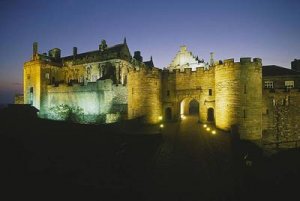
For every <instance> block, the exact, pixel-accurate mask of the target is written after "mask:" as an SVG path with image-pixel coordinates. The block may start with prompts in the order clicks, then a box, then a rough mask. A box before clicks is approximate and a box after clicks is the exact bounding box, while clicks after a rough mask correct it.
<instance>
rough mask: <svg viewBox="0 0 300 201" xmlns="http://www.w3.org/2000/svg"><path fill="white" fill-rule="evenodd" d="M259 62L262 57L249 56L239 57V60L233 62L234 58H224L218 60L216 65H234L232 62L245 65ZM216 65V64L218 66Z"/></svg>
mask: <svg viewBox="0 0 300 201" xmlns="http://www.w3.org/2000/svg"><path fill="white" fill-rule="evenodd" d="M251 63H254V64H260V65H261V63H262V59H261V58H253V59H252V58H251V57H241V58H240V61H239V62H235V60H234V58H231V59H225V60H223V61H222V60H220V61H219V64H218V65H223V66H234V64H241V65H245V64H251ZM218 65H216V66H218Z"/></svg>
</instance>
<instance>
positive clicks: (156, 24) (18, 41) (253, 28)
mask: <svg viewBox="0 0 300 201" xmlns="http://www.w3.org/2000/svg"><path fill="white" fill-rule="evenodd" d="M299 8H300V1H299V0H248V1H246V0H239V1H238V0H214V1H201V0H195V1H193V0H184V1H183V0H180V1H175V0H164V1H163V0H157V1H156V0H152V1H146V0H126V1H125V0H85V1H75V0H74V1H73V0H63V1H60V0H51V1H49V0H36V1H31V0H26V1H24V0H20V1H17V0H1V1H0V25H1V26H0V104H1V103H9V102H12V101H13V95H14V94H15V93H22V90H23V89H22V87H23V86H22V82H23V77H22V76H23V75H22V73H23V63H24V62H25V61H27V60H29V59H30V56H31V53H32V43H33V42H34V41H37V42H39V52H40V53H43V52H48V50H49V49H52V48H54V47H58V48H60V49H61V50H62V56H67V55H70V54H71V52H72V47H74V46H76V47H78V53H81V52H85V51H91V50H96V49H97V48H98V44H99V43H100V41H101V40H102V39H105V40H106V41H107V43H108V45H109V46H110V45H115V44H118V43H121V42H123V38H124V37H125V36H126V38H127V43H128V45H129V49H130V51H131V53H132V54H133V51H136V50H140V51H141V52H142V56H143V57H144V60H148V59H149V58H150V56H151V55H152V56H153V60H154V63H155V65H156V66H157V67H160V68H162V67H166V66H167V65H168V64H169V63H170V62H171V61H172V59H173V57H174V56H175V54H176V53H177V51H178V50H179V46H180V45H183V44H185V45H187V47H188V50H190V51H192V52H193V54H194V55H198V56H199V58H204V60H205V61H209V52H215V58H216V59H218V60H220V59H221V60H223V59H227V58H235V59H236V60H239V58H240V57H260V58H262V59H263V64H264V65H268V64H275V65H280V66H284V67H288V68H290V62H291V61H292V60H294V59H295V58H300V12H299Z"/></svg>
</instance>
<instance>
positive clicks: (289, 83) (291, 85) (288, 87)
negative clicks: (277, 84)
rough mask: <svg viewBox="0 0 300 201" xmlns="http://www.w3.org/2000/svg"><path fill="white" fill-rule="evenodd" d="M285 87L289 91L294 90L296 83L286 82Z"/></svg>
mask: <svg viewBox="0 0 300 201" xmlns="http://www.w3.org/2000/svg"><path fill="white" fill-rule="evenodd" d="M284 86H285V87H286V88H287V89H292V88H294V81H291V80H289V81H285V82H284Z"/></svg>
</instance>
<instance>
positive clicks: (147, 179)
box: [0, 117, 300, 201]
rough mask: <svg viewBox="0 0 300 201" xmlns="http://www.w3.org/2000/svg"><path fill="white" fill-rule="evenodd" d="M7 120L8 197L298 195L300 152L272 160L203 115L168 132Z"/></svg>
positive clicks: (131, 125)
mask: <svg viewBox="0 0 300 201" xmlns="http://www.w3.org/2000/svg"><path fill="white" fill-rule="evenodd" d="M1 122H2V123H3V124H2V123H1V130H0V132H1V136H0V137H1V139H0V145H1V160H2V161H1V184H2V185H1V186H2V191H3V193H2V194H1V197H3V199H1V200H23V199H29V200H153V201H154V200H155V201H156V200H164V201H166V200H275V199H278V200H282V199H285V200H287V199H290V198H292V197H293V196H294V195H296V194H297V186H298V185H296V184H294V182H295V183H296V181H297V182H298V181H299V178H300V176H299V168H300V163H299V156H300V154H299V150H290V151H288V152H282V153H279V154H277V155H274V156H272V157H269V158H266V157H263V156H262V153H261V151H260V149H258V148H257V147H256V146H255V145H253V144H251V143H246V142H237V141H235V140H232V138H231V137H230V135H229V134H228V133H225V132H221V131H217V134H216V135H212V134H211V133H209V132H207V131H206V130H205V129H204V128H203V125H202V124H199V123H197V119H196V118H195V117H188V118H187V119H185V120H184V121H182V122H179V123H167V124H165V127H164V128H163V130H162V134H160V132H159V129H158V128H157V127H140V126H138V127H137V126H136V124H135V122H128V124H111V125H106V126H93V125H76V124H72V123H63V122H53V121H45V120H29V119H27V120H24V119H21V118H19V119H18V118H16V119H13V120H12V119H9V118H5V119H2V121H1ZM143 131H144V133H143ZM246 161H248V162H247V164H248V165H246ZM249 161H250V162H249ZM4 198H5V199H4ZM7 198H8V199H7Z"/></svg>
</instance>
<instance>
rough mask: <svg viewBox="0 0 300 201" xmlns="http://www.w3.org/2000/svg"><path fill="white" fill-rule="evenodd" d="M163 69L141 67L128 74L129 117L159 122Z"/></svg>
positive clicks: (148, 121) (147, 121)
mask: <svg viewBox="0 0 300 201" xmlns="http://www.w3.org/2000/svg"><path fill="white" fill-rule="evenodd" d="M161 87H162V86H161V70H160V69H157V68H148V67H141V68H139V69H136V70H132V71H130V72H129V74H128V118H129V119H133V118H136V117H145V119H144V120H145V122H146V123H158V122H159V119H158V117H159V116H161V115H162V112H161Z"/></svg>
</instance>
